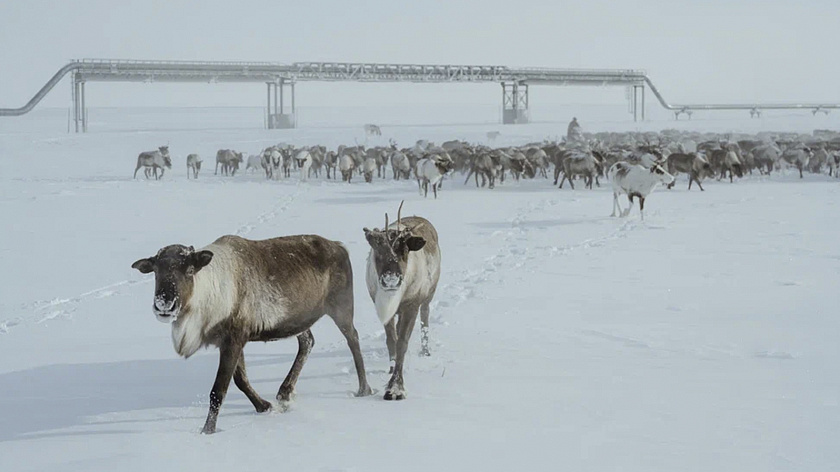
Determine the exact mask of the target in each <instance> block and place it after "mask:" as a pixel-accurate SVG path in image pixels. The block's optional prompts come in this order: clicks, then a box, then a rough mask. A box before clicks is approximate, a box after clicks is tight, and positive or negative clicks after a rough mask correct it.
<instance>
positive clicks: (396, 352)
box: [364, 203, 440, 400]
mask: <svg viewBox="0 0 840 472" xmlns="http://www.w3.org/2000/svg"><path fill="white" fill-rule="evenodd" d="M401 213H402V203H400V208H399V210H397V221H396V223H394V224H392V225H389V224H388V214H387V213H386V214H385V228H384V229H381V230H380V229H372V230H371V229H368V228H364V232H365V238H366V239H367V241H368V243H369V244H370V254H369V255H368V260H367V272H366V281H367V287H368V293H369V294H370V298H371V300H373V304H374V306H375V307H376V314H377V316H378V317H379V321H381V322H382V324H383V325H384V326H385V336H386V344H387V346H388V356H389V357H390V359H391V362H392V366H391V374H392V375H391V379H390V380H389V381H388V385H387V387H386V389H385V397H384V398H385V400H402V399H404V398H405V381H404V379H403V364H404V362H405V354H406V351H407V350H408V341H409V339H410V338H411V332H412V331H413V330H414V325H415V323H416V321H417V312H418V310H419V312H420V323H421V340H420V344H421V355H424V356H428V355H430V353H429V304H430V303H431V301H432V298H433V297H434V296H435V291H436V290H437V284H438V280H439V279H440V246H439V245H438V234H437V231H436V230H435V227H434V226H433V225H432V223H431V222H429V220H427V219H425V218H421V217H419V216H412V217H409V218H406V219H404V220H403V219H402V217H401Z"/></svg>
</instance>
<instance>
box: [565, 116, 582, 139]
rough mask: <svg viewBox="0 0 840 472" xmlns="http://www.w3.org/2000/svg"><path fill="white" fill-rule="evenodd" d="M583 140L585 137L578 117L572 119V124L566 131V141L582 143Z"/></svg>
mask: <svg viewBox="0 0 840 472" xmlns="http://www.w3.org/2000/svg"><path fill="white" fill-rule="evenodd" d="M582 139H583V135H582V133H581V130H580V124H579V123H578V121H577V117H573V118H572V122H571V123H569V128H568V130H566V141H570V142H571V141H580V140H582Z"/></svg>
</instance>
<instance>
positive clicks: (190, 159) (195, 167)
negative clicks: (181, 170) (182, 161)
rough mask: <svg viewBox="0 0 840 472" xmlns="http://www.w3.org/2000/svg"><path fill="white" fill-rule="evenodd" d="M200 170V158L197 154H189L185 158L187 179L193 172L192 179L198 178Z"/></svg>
mask: <svg viewBox="0 0 840 472" xmlns="http://www.w3.org/2000/svg"><path fill="white" fill-rule="evenodd" d="M200 170H201V158H200V157H199V156H198V154H190V155H188V156H187V179H189V178H190V171H192V172H193V178H195V179H197V178H198V171H200Z"/></svg>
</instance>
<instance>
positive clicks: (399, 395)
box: [383, 390, 405, 401]
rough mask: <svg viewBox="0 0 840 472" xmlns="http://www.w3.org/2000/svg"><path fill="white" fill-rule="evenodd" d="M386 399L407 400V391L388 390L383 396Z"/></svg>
mask: <svg viewBox="0 0 840 472" xmlns="http://www.w3.org/2000/svg"><path fill="white" fill-rule="evenodd" d="M383 398H385V400H389V401H390V400H405V392H402V391H399V390H394V391H391V390H388V391H386V392H385V396H384V397H383Z"/></svg>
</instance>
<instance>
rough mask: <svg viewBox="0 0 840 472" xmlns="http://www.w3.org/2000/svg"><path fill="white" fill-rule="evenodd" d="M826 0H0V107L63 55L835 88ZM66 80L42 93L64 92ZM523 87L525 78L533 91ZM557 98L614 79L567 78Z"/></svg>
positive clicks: (109, 99) (308, 93) (750, 98)
mask: <svg viewBox="0 0 840 472" xmlns="http://www.w3.org/2000/svg"><path fill="white" fill-rule="evenodd" d="M838 18H840V0H802V1H800V2H793V1H781V0H702V1H700V0H697V1H693V0H637V1H632V2H623V1H620V0H611V1H601V0H584V1H579V2H569V1H558V0H551V1H532V0H518V1H510V0H507V1H496V0H490V1H458V0H450V1H420V0H415V1H399V0H388V1H378V0H377V1H358V0H355V1H347V0H339V1H317V0H300V1H293V2H290V1H283V0H270V1H257V0H253V1H252V0H239V1H225V2H217V1H208V0H205V1H182V0H164V1H155V0H143V1H128V0H74V1H63V0H62V1H59V0H2V1H0V107H19V106H22V105H23V104H24V103H26V101H27V100H29V98H31V97H32V95H34V94H35V92H36V91H37V90H38V89H39V88H40V87H41V86H42V85H43V84H44V83H45V82H46V81H47V80H48V79H49V78H50V77H51V76H52V74H53V73H55V72H56V71H57V70H58V69H59V68H60V67H61V66H62V65H64V64H65V63H66V62H67V61H68V60H70V59H74V58H120V59H181V60H229V61H248V60H254V61H275V62H295V61H320V60H325V61H367V62H404V63H405V62H407V63H444V64H446V63H449V64H455V63H460V64H493V65H507V66H545V67H569V68H633V69H644V70H646V71H647V72H648V74H649V75H650V77H651V78H652V79H653V81H654V82H655V83H656V84H657V85H658V87H659V88H660V90H661V91H662V93H663V94H664V95H665V97H666V98H667V99H668V100H669V101H671V102H682V103H685V102H692V103H703V102H716V103H720V102H762V101H764V102H778V101H797V100H800V101H833V102H840V86H838V84H840V61H838V60H837V58H836V56H837V51H836V45H837V44H838V42H840V40H839V39H838V38H840V32H838V28H837V24H836V22H837V20H838ZM68 84H69V82H68V81H67V80H65V82H63V83H61V84H59V86H58V87H57V88H56V89H55V90H54V91H53V92H52V93H51V94H50V95H49V96H48V97H47V99H46V100H45V101H44V102H42V104H41V105H40V106H50V107H56V106H58V107H65V106H67V105H68V104H69V101H70V86H69V85H68ZM532 93H533V92H532ZM264 94H265V89H264V87H263V86H260V85H258V84H251V85H248V84H237V85H229V84H225V85H218V84H216V85H210V84H202V85H183V84H178V85H172V84H151V85H150V84H110V83H109V84H104V83H94V84H88V103H89V104H90V105H92V106H137V105H143V106H146V105H148V106H165V105H177V106H218V105H224V106H235V105H262V104H263V101H264V99H265V98H264V97H265V95H264ZM498 95H499V88H498V86H497V85H494V86H479V85H468V84H467V85H447V86H435V85H413V86H411V85H402V84H401V85H390V86H378V85H370V84H364V85H358V84H340V83H338V84H311V83H306V84H302V85H301V86H300V87H299V94H298V103H299V105H304V106H306V105H311V106H320V105H326V104H333V103H335V104H341V105H355V104H358V103H362V102H364V101H365V100H373V101H375V102H376V103H377V104H383V103H412V102H423V101H433V102H442V101H454V102H457V103H488V104H495V103H496V101H500V99H499V97H498ZM543 95H545V96H553V97H554V98H555V99H558V100H562V101H579V102H581V103H593V102H615V100H616V99H619V100H620V99H622V98H623V90H616V89H586V88H565V89H563V91H556V92H545V93H543Z"/></svg>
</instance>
